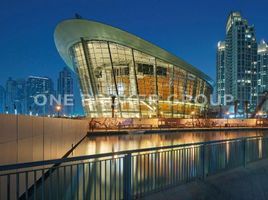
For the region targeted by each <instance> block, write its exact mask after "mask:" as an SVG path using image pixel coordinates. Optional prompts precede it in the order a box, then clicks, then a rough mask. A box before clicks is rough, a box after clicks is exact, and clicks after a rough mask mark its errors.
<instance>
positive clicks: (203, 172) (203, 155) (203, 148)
mask: <svg viewBox="0 0 268 200" xmlns="http://www.w3.org/2000/svg"><path fill="white" fill-rule="evenodd" d="M201 156H202V157H201V160H202V178H203V180H205V179H206V166H207V165H206V163H207V162H206V145H205V144H203V145H202V146H201Z"/></svg>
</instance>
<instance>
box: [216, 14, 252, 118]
mask: <svg viewBox="0 0 268 200" xmlns="http://www.w3.org/2000/svg"><path fill="white" fill-rule="evenodd" d="M221 53H223V52H221ZM224 54H225V55H224V57H225V58H224V76H221V77H220V79H222V80H218V82H217V84H218V86H217V88H220V89H221V91H223V89H222V83H224V89H225V90H224V91H225V92H224V93H225V94H230V95H232V96H233V97H234V100H236V101H237V102H238V112H239V113H241V114H244V113H245V111H246V109H245V108H246V107H245V105H248V108H249V109H251V111H253V110H254V109H255V107H256V104H257V73H256V71H257V42H256V36H255V30H254V27H253V26H251V25H249V24H248V22H247V20H246V19H244V18H242V17H241V14H240V13H239V12H232V13H231V14H230V16H229V18H228V21H227V25H226V39H225V52H224ZM244 116H245V115H244Z"/></svg>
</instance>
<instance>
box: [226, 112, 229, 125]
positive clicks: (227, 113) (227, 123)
mask: <svg viewBox="0 0 268 200" xmlns="http://www.w3.org/2000/svg"><path fill="white" fill-rule="evenodd" d="M229 114H230V113H229V112H226V115H227V119H226V125H227V126H229V122H228V120H229Z"/></svg>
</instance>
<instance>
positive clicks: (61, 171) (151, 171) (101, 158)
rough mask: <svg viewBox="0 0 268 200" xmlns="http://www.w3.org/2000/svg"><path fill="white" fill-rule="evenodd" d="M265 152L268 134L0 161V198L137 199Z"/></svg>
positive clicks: (235, 165)
mask: <svg viewBox="0 0 268 200" xmlns="http://www.w3.org/2000/svg"><path fill="white" fill-rule="evenodd" d="M267 157H268V138H264V137H250V138H237V139H230V140H220V141H210V142H200V143H193V144H182V145H174V146H165V147H154V148H147V149H137V150H130V151H121V152H117V153H106V154H99V155H89V156H79V157H70V158H63V159H56V160H48V161H40V162H31V163H21V164H14V165H6V166H0V199H42V200H44V199H72V200H73V199H135V198H139V197H141V196H144V195H146V194H149V193H151V192H155V191H161V190H164V189H165V188H169V187H173V186H176V185H179V184H182V183H185V182H188V181H192V180H196V179H204V178H205V177H206V176H209V175H212V174H215V173H218V172H220V171H223V170H227V169H231V168H235V167H239V166H245V165H246V164H247V163H249V162H253V161H257V160H260V159H264V158H267Z"/></svg>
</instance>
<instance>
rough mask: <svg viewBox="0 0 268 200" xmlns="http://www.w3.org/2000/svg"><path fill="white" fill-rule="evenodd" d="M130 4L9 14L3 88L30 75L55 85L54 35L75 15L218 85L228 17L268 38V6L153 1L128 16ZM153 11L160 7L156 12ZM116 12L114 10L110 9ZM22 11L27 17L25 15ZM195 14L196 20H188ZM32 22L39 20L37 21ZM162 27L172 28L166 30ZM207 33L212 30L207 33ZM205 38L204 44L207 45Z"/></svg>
mask: <svg viewBox="0 0 268 200" xmlns="http://www.w3.org/2000/svg"><path fill="white" fill-rule="evenodd" d="M65 2H66V1H65ZM124 3H125V1H116V2H113V3H111V2H105V1H93V2H91V4H87V3H85V2H81V4H75V5H73V4H74V3H72V2H66V3H65V4H61V6H59V4H60V2H57V3H54V4H52V3H51V2H49V1H48V2H47V4H46V5H42V4H41V3H32V4H31V5H28V4H25V3H23V5H21V8H23V9H19V8H20V6H15V7H14V8H13V9H6V10H9V12H6V11H3V12H2V15H3V18H2V22H3V25H4V26H5V25H7V26H5V27H7V28H6V29H5V30H3V32H2V34H3V36H4V37H7V36H9V37H7V38H9V39H8V40H7V41H4V44H3V45H4V47H6V48H3V49H2V50H0V51H1V55H3V61H2V62H3V63H2V65H3V66H5V67H6V70H5V71H4V72H3V73H2V74H1V75H0V84H3V82H4V81H5V80H4V78H5V77H8V76H13V77H17V76H18V74H21V76H26V74H29V72H31V73H32V74H36V75H38V74H42V75H43V76H48V75H50V76H51V78H52V79H53V80H55V79H56V74H55V73H53V71H54V70H55V69H57V70H59V68H60V66H63V65H64V63H63V62H62V60H61V58H60V57H59V56H58V54H57V51H56V48H55V46H54V44H53V43H54V41H53V30H54V28H55V26H56V24H57V23H58V22H59V21H61V20H62V19H65V18H71V17H74V14H75V13H79V14H80V15H81V16H82V17H83V18H87V19H93V20H97V21H101V22H104V23H107V24H110V25H112V26H115V27H118V28H123V29H124V30H126V31H129V32H133V33H134V34H135V35H138V36H140V37H142V38H144V39H148V40H149V41H150V42H152V43H155V44H156V45H158V46H161V47H163V48H164V49H166V50H168V51H169V52H171V53H173V54H175V55H180V56H181V58H182V59H184V60H185V61H187V62H189V63H191V64H193V65H194V66H198V67H199V69H201V70H203V71H204V72H205V73H207V74H209V75H210V76H211V77H213V79H215V49H216V46H217V42H218V39H219V38H223V36H224V31H222V27H223V26H225V23H226V16H228V14H229V13H230V12H231V11H232V10H239V11H241V13H242V15H243V16H245V18H248V19H250V23H251V24H255V25H256V27H258V30H257V40H258V41H260V40H261V39H266V38H267V37H268V29H267V28H266V27H265V26H263V24H265V22H266V21H267V20H268V17H267V16H266V15H265V12H262V11H263V10H264V7H265V6H264V4H266V3H262V4H261V5H259V4H257V3H256V4H253V3H245V1H237V2H235V3H234V2H222V3H221V6H218V4H217V3H216V2H214V1H206V2H195V4H198V6H195V7H194V8H192V7H191V2H187V3H184V4H183V6H181V5H180V4H178V3H176V2H172V1H171V2H169V4H167V3H166V2H165V3H161V2H157V1H152V2H151V3H149V2H143V6H137V5H138V4H137V5H133V7H132V9H133V11H131V12H126V11H124V10H123V7H124ZM152 3H153V4H152ZM207 4H210V5H211V8H207V7H206V5H207ZM40 5H42V6H40ZM152 5H156V6H154V7H151V6H152ZM9 6H11V4H8V5H5V4H4V5H3V9H5V8H8V7H9ZM89 6H91V7H93V6H94V7H96V8H98V9H94V10H93V11H92V12H90V14H88V12H86V10H87V8H88V7H89ZM41 7H42V9H41ZM111 7H112V8H113V9H110V8H111ZM252 7H254V8H255V9H253V8H252ZM148 8H151V9H148ZM197 8H198V10H199V8H200V9H201V10H203V12H202V13H206V11H207V13H209V14H204V15H201V14H198V12H195V11H196V9H197ZM212 8H213V9H212ZM47 9H51V12H50V15H49V16H48V15H47V14H46V10H47ZM100 9H103V10H104V11H105V12H99V11H100ZM191 9H192V10H191ZM21 10H24V11H23V12H22V11H21ZM112 10H113V11H112ZM143 10H146V12H139V13H142V14H140V15H139V16H138V17H137V16H136V13H137V12H136V11H143ZM254 10H255V11H254ZM256 10H257V11H258V12H256ZM39 11H40V12H39ZM44 11H45V12H44ZM115 11H121V12H115ZM190 11H191V15H188V13H189V12H190ZM145 13H146V16H144V15H145ZM153 13H162V15H160V14H158V15H153ZM171 13H172V14H171ZM21 14H25V15H24V16H23V17H21V18H20V17H18V16H20V15H21ZM150 14H151V15H150ZM32 16H35V17H34V18H32ZM163 16H164V17H163ZM186 16H187V18H186ZM212 16H213V17H212ZM121 17H124V19H125V20H124V21H122V20H119V19H120V18H121ZM141 19H143V20H141ZM185 19H187V20H185ZM14 20H16V26H17V27H18V29H17V30H16V31H15V30H14V27H12V25H11V24H12V23H11V22H14ZM7 23H8V24H7ZM144 27H148V28H144ZM161 27H166V28H164V29H163V28H161ZM202 27H207V28H206V29H204V28H202ZM196 33H198V34H196ZM197 36H198V37H197ZM260 36H262V37H260ZM199 38H202V40H200V39H199ZM30 39H31V40H30ZM12 40H14V41H17V42H16V46H14V45H15V44H13V43H12V42H11V41H12ZM28 40H29V41H31V43H33V44H31V43H30V44H29V43H27V42H26V41H28ZM171 41H174V42H171ZM10 42H11V43H10ZM26 44H27V45H26ZM14 53H16V54H17V55H16V56H17V58H16V62H14V59H12V55H13V54H14Z"/></svg>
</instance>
